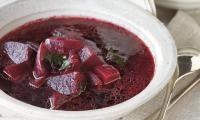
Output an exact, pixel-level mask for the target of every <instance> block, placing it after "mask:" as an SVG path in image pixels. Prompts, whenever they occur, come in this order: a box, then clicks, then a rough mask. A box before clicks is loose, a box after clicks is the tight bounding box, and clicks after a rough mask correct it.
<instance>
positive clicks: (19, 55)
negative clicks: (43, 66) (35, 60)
mask: <svg viewBox="0 0 200 120" xmlns="http://www.w3.org/2000/svg"><path fill="white" fill-rule="evenodd" d="M4 49H5V52H6V54H7V55H8V56H9V57H10V59H11V60H12V61H13V62H14V63H15V64H20V63H23V62H27V61H28V60H30V57H31V55H32V52H33V51H32V49H30V48H29V47H28V46H27V45H26V44H23V43H19V42H6V43H5V44H4Z"/></svg>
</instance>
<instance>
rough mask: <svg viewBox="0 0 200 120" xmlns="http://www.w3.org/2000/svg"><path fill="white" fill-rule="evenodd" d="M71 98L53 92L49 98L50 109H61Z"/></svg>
mask: <svg viewBox="0 0 200 120" xmlns="http://www.w3.org/2000/svg"><path fill="white" fill-rule="evenodd" d="M72 98H73V97H72V96H66V95H63V94H60V93H58V92H53V94H52V96H51V97H50V98H49V101H50V109H54V110H56V109H58V108H59V107H61V106H62V105H63V104H64V103H66V102H68V101H70V100H71V99H72Z"/></svg>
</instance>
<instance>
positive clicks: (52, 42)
mask: <svg viewBox="0 0 200 120" xmlns="http://www.w3.org/2000/svg"><path fill="white" fill-rule="evenodd" d="M45 44H46V46H47V48H48V49H49V50H50V51H51V52H56V53H59V54H66V53H67V52H68V51H69V50H70V49H76V50H80V49H81V48H82V47H83V44H82V42H81V41H80V40H76V39H66V38H62V37H56V38H48V39H46V41H45Z"/></svg>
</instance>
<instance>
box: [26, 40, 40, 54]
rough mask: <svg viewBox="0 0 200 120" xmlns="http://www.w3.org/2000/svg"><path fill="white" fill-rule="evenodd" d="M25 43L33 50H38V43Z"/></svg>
mask: <svg viewBox="0 0 200 120" xmlns="http://www.w3.org/2000/svg"><path fill="white" fill-rule="evenodd" d="M26 45H27V46H28V47H29V48H31V49H32V50H33V51H34V52H37V51H38V48H39V45H38V44H36V43H33V42H30V41H27V42H26Z"/></svg>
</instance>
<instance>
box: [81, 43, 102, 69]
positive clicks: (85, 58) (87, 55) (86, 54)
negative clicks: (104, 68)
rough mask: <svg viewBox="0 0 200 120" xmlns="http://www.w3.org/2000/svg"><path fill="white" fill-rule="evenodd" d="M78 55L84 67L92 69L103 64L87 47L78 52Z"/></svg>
mask: <svg viewBox="0 0 200 120" xmlns="http://www.w3.org/2000/svg"><path fill="white" fill-rule="evenodd" d="M79 55H80V59H81V61H82V63H83V65H84V66H86V67H94V66H98V65H102V64H103V61H102V60H101V59H100V58H99V57H98V56H97V54H96V53H95V52H94V51H93V50H92V49H91V48H89V47H87V46H85V47H84V48H82V49H81V50H80V52H79Z"/></svg>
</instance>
